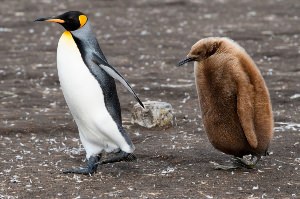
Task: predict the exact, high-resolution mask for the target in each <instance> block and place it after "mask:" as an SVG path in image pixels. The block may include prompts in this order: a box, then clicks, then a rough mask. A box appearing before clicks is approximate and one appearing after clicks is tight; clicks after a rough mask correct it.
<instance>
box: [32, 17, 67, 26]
mask: <svg viewBox="0 0 300 199" xmlns="http://www.w3.org/2000/svg"><path fill="white" fill-rule="evenodd" d="M34 21H35V22H36V21H47V22H54V23H60V24H61V23H65V21H64V20H62V19H59V18H55V17H54V18H53V17H47V18H44V17H43V18H38V19H36V20H34Z"/></svg>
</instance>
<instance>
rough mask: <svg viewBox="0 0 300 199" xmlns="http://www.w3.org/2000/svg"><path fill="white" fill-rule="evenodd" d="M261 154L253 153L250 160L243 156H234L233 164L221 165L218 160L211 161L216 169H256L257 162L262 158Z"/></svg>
mask: <svg viewBox="0 0 300 199" xmlns="http://www.w3.org/2000/svg"><path fill="white" fill-rule="evenodd" d="M260 158H261V156H256V155H251V158H250V160H246V159H244V158H243V157H236V156H235V157H233V158H232V159H231V161H232V164H231V165H221V164H218V163H216V162H211V163H213V164H214V169H217V170H233V169H241V168H246V169H254V168H255V166H256V164H257V162H258V161H259V160H260Z"/></svg>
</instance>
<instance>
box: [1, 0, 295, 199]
mask: <svg viewBox="0 0 300 199" xmlns="http://www.w3.org/2000/svg"><path fill="white" fill-rule="evenodd" d="M67 10H80V11H82V12H85V13H86V14H88V15H89V17H90V20H91V22H92V24H93V27H94V31H95V33H96V35H97V38H98V39H99V42H100V43H101V47H102V49H103V51H104V53H105V54H106V57H107V58H108V60H109V62H110V63H111V64H112V65H114V66H115V67H116V69H117V70H119V71H120V72H121V73H122V74H124V76H125V77H126V78H127V79H128V81H129V82H130V83H131V84H132V85H133V86H134V89H135V91H136V92H137V93H138V94H139V96H140V98H141V99H142V101H147V100H159V101H160V100H161V101H166V102H169V103H171V104H172V106H173V108H174V114H175V116H176V124H175V125H174V126H173V127H172V128H168V129H144V128H141V127H138V126H135V125H131V123H130V116H131V115H130V111H131V109H132V107H133V104H134V103H135V101H134V99H133V97H132V96H131V95H130V94H129V93H128V92H127V91H126V90H125V89H124V88H123V87H122V86H121V85H120V84H118V85H117V87H118V91H119V96H120V100H121V106H122V110H123V112H122V115H123V120H124V126H126V128H127V131H128V132H130V136H131V138H132V140H133V142H134V144H135V146H136V152H135V153H136V156H137V157H138V161H137V162H131V163H116V164H108V165H104V166H101V167H100V168H98V172H97V173H96V174H95V175H93V176H92V177H90V176H82V175H73V174H69V175H65V174H62V170H63V169H65V168H70V167H72V166H80V165H84V164H85V163H84V158H85V151H84V149H83V148H82V145H81V143H80V140H79V136H78V133H77V128H76V125H75V123H74V122H73V120H72V117H71V115H70V113H69V111H68V108H67V106H66V103H65V101H64V98H63V95H62V93H61V90H60V88H59V81H58V77H57V70H56V46H57V42H58V39H59V37H60V34H61V32H62V31H63V29H62V28H61V27H59V26H57V25H56V24H46V23H44V24H42V23H33V20H34V19H36V18H38V17H43V16H53V15H57V14H61V13H63V12H65V11H67ZM0 11H1V12H0V16H1V23H0V43H1V45H0V99H1V104H0V111H1V115H0V123H1V125H0V153H1V156H0V174H1V175H0V183H1V186H0V198H109V197H119V198H300V177H299V169H300V155H299V154H300V147H299V145H300V144H299V142H300V117H299V111H300V89H299V88H300V87H299V85H300V82H299V78H300V56H299V55H300V47H299V37H300V26H299V22H300V12H299V11H300V2H299V0H264V1H259V0H253V1H251V0H241V1H234V0H212V1H204V0H187V1H184V0H164V1H158V0H152V1H150V0H148V1H146V0H139V1H134V0H126V1H122V0H113V1H108V0H106V1H104V0H103V1H75V0H67V1H64V3H61V1H57V0H55V1H50V0H42V1H37V0H28V1H24V0H23V1H16V0H2V2H1V6H0ZM208 36H227V37H230V38H232V39H234V40H236V41H237V42H238V43H239V44H240V45H241V46H243V47H244V48H245V49H246V50H247V52H248V53H249V54H250V55H251V56H252V57H253V59H254V60H255V62H256V63H257V65H258V67H259V68H260V70H261V72H262V74H263V76H264V78H265V81H266V83H267V85H268V87H269V90H270V94H271V99H272V103H273V110H274V118H275V129H274V132H275V134H274V138H273V140H272V143H271V146H270V156H268V157H265V158H264V159H262V161H261V162H260V164H259V165H258V166H257V168H256V169H253V170H235V171H218V170H214V169H213V164H212V162H218V163H222V162H223V163H225V162H227V161H228V160H229V159H230V156H228V155H225V154H222V153H221V152H219V151H217V150H215V149H214V148H213V147H212V146H211V144H210V143H209V142H208V140H207V136H206V134H205V132H204V131H203V126H202V121H201V116H200V110H199V106H198V100H197V94H196V90H195V84H194V77H193V67H192V64H190V65H189V67H185V68H180V69H179V68H176V67H175V65H176V63H177V62H178V61H179V60H180V59H181V58H183V57H185V55H186V54H187V53H188V51H189V49H190V47H191V46H192V44H194V43H195V42H196V41H197V40H199V39H201V38H204V37H208Z"/></svg>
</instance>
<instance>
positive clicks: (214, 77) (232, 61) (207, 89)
mask: <svg viewBox="0 0 300 199" xmlns="http://www.w3.org/2000/svg"><path fill="white" fill-rule="evenodd" d="M191 61H195V64H194V71H195V79H196V88H197V93H198V98H199V101H200V108H201V111H202V119H203V124H204V128H205V131H206V133H207V135H208V139H209V141H210V142H211V144H212V145H213V146H214V147H215V148H216V149H218V150H220V151H222V152H224V153H226V154H230V155H233V156H234V157H235V158H234V160H235V161H234V166H229V167H226V166H221V165H220V166H219V167H217V168H219V169H227V168H228V169H231V168H237V167H240V166H243V167H246V168H253V167H254V166H255V165H256V163H257V162H258V161H259V159H260V157H261V156H262V155H266V154H267V150H268V146H269V143H270V141H271V139H272V136H273V115H272V107H271V101H270V96H269V92H268V89H267V87H266V84H265V82H264V79H263V77H262V75H261V74H260V71H259V69H258V68H257V66H256V65H255V63H254V61H253V60H252V59H251V57H250V56H249V55H248V54H247V53H246V51H245V50H244V49H243V48H242V47H241V46H239V45H238V44H237V43H235V42H234V41H232V40H231V39H228V38H223V37H221V38H220V37H210V38H205V39H202V40H200V41H198V42H197V43H196V44H194V45H193V46H192V49H191V51H190V52H189V54H188V55H187V57H186V58H185V59H184V60H182V61H181V62H179V64H178V65H179V66H181V65H183V64H185V63H187V62H191ZM245 155H251V162H249V161H247V160H245V159H243V156H245Z"/></svg>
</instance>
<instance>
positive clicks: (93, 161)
mask: <svg viewBox="0 0 300 199" xmlns="http://www.w3.org/2000/svg"><path fill="white" fill-rule="evenodd" d="M100 158H101V157H100V156H99V155H98V156H91V157H90V158H89V159H88V162H87V167H83V168H82V167H81V168H74V169H67V170H65V171H63V173H64V174H67V173H75V174H83V175H92V174H94V173H95V172H96V171H97V167H98V164H97V162H99V160H100Z"/></svg>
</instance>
